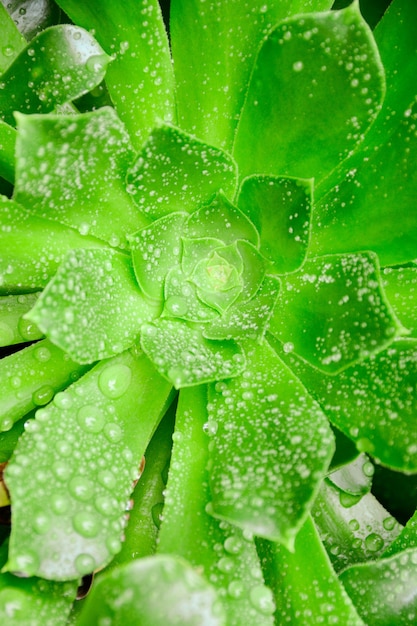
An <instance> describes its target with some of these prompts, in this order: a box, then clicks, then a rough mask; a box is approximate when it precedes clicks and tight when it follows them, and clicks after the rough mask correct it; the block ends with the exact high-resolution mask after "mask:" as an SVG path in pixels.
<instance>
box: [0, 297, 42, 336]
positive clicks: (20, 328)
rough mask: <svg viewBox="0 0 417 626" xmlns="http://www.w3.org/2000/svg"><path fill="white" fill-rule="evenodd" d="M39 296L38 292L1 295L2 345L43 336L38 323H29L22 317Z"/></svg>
mask: <svg viewBox="0 0 417 626" xmlns="http://www.w3.org/2000/svg"><path fill="white" fill-rule="evenodd" d="M38 297H39V294H38V293H28V294H22V295H20V296H3V297H1V296H0V347H3V346H12V345H14V344H17V343H24V342H25V341H33V340H34V339H40V338H41V337H42V333H41V332H40V330H39V329H38V328H36V325H35V324H28V323H27V322H26V320H24V319H23V317H22V316H23V315H24V314H25V313H27V312H28V311H29V310H30V309H31V308H32V307H33V306H34V304H35V302H36V300H37V299H38Z"/></svg>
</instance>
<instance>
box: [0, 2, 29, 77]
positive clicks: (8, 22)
mask: <svg viewBox="0 0 417 626" xmlns="http://www.w3.org/2000/svg"><path fill="white" fill-rule="evenodd" d="M0 22H1V37H2V42H1V43H2V47H1V49H0V74H2V73H3V72H4V71H5V70H6V69H7V68H8V67H9V65H10V64H11V63H13V60H14V58H15V57H16V56H17V55H18V54H19V52H20V51H21V50H23V48H24V47H25V46H26V41H25V38H24V37H23V36H22V35H21V34H20V32H19V30H18V29H17V27H16V24H15V22H14V21H13V19H12V17H11V15H9V12H8V11H7V10H6V7H5V6H4V5H3V4H0Z"/></svg>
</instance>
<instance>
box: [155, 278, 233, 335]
mask: <svg viewBox="0 0 417 626" xmlns="http://www.w3.org/2000/svg"><path fill="white" fill-rule="evenodd" d="M163 313H164V315H166V316H167V317H179V318H181V319H183V320H185V321H188V322H197V323H203V322H208V321H210V320H212V319H213V318H216V317H219V315H218V313H217V311H215V310H214V309H213V308H212V307H210V306H207V305H206V304H204V303H203V302H202V301H201V300H200V298H199V297H198V295H197V288H196V286H195V284H194V283H192V282H190V281H189V280H187V278H186V276H184V274H183V272H182V270H181V269H180V267H174V268H172V270H170V272H169V273H168V275H167V277H166V282H165V302H164V311H163ZM222 339H223V337H222Z"/></svg>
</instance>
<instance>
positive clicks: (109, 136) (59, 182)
mask: <svg viewBox="0 0 417 626" xmlns="http://www.w3.org/2000/svg"><path fill="white" fill-rule="evenodd" d="M133 157H134V152H133V149H132V146H131V145H130V142H129V138H128V135H127V133H126V130H125V128H124V126H123V124H122V123H121V122H120V120H119V118H118V117H117V115H116V114H115V112H114V110H113V109H111V108H109V107H105V108H102V109H99V110H98V111H93V112H92V113H84V114H80V115H68V116H67V115H59V116H57V115H47V116H46V115H45V116H37V115H31V116H23V115H20V116H19V117H18V139H17V146H16V159H17V160H16V186H15V192H14V199H15V200H16V201H17V202H20V203H21V204H22V205H23V206H25V207H26V208H27V209H28V210H30V212H31V214H32V215H35V216H36V217H42V218H48V219H50V220H54V221H57V222H60V223H61V224H64V225H66V226H70V227H71V228H75V229H77V230H78V231H79V232H80V233H81V234H83V235H86V234H89V235H92V236H94V237H99V238H101V239H103V240H104V241H107V242H108V243H109V244H110V245H111V246H119V247H122V248H123V247H125V246H126V240H125V236H126V235H127V234H128V233H131V232H135V231H136V230H138V229H139V228H141V227H142V226H144V224H145V221H144V219H143V217H142V216H141V215H140V213H139V211H138V209H137V207H136V206H135V204H134V203H133V201H132V199H131V197H130V195H129V194H128V193H127V191H126V183H125V178H126V172H127V169H128V167H129V165H130V163H131V161H132V159H133Z"/></svg>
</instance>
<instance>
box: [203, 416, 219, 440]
mask: <svg viewBox="0 0 417 626" xmlns="http://www.w3.org/2000/svg"><path fill="white" fill-rule="evenodd" d="M218 426H219V425H218V423H217V422H216V421H215V420H209V421H208V422H206V423H205V424H204V425H203V430H204V432H205V433H207V435H209V436H211V437H212V436H213V435H215V434H216V433H217V429H218Z"/></svg>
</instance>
